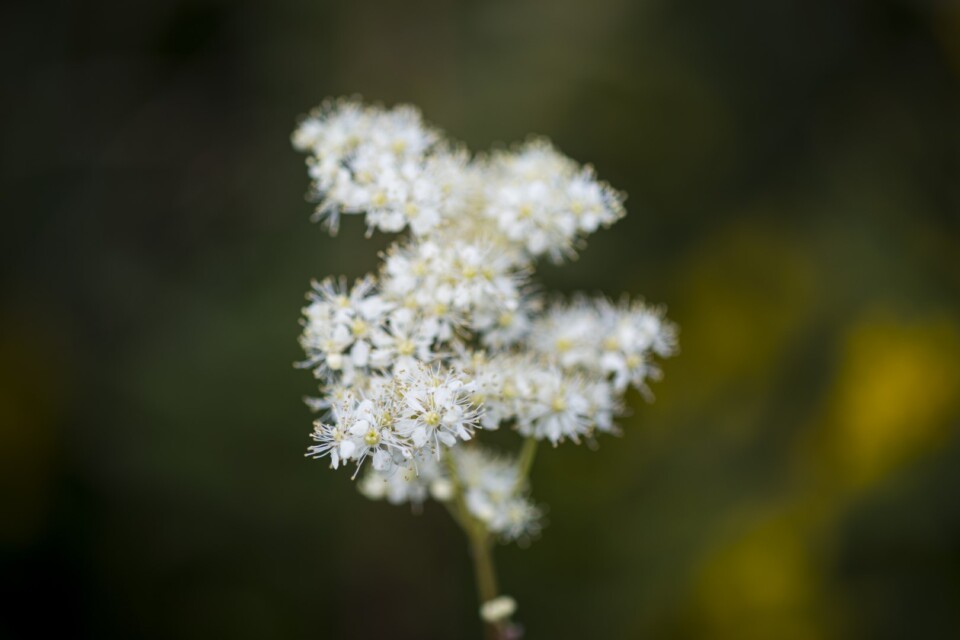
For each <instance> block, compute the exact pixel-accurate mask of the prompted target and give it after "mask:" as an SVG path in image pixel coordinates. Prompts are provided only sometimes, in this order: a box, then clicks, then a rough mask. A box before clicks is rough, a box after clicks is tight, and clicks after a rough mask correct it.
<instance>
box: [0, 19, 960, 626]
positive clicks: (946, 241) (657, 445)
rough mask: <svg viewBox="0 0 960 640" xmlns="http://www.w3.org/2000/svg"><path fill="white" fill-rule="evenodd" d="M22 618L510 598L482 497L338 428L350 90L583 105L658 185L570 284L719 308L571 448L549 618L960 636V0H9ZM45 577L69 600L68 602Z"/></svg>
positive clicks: (522, 569) (547, 573)
mask: <svg viewBox="0 0 960 640" xmlns="http://www.w3.org/2000/svg"><path fill="white" fill-rule="evenodd" d="M0 37H2V39H0V41H2V42H3V48H4V53H5V55H3V56H0V67H2V72H3V77H4V86H5V88H6V90H5V91H4V100H3V101H0V116H2V117H0V128H2V136H0V209H2V211H3V212H4V214H5V215H4V227H3V232H2V233H0V249H2V251H0V265H2V275H0V284H2V291H3V299H2V300H3V305H2V310H0V348H2V358H0V497H2V499H0V508H2V512H0V545H2V571H3V576H4V581H3V582H4V585H3V587H2V594H0V595H2V599H0V601H2V602H3V608H4V615H3V616H0V635H2V636H3V637H12V638H30V637H47V636H49V635H50V634H51V633H52V632H60V631H67V630H69V632H70V634H71V635H72V636H74V637H77V636H79V637H95V638H106V637H125V638H129V637H158V638H161V637H162V638H167V637H182V638H192V637H198V638H199V637H203V638H210V637H230V638H247V637H250V638H263V637H278V638H281V637H282V638H287V637H289V638H299V637H330V638H357V637H361V638H364V637H369V638H379V637H393V638H450V637H464V636H466V637H469V636H470V634H474V635H476V634H478V633H479V628H478V625H477V623H476V622H475V611H474V606H475V605H474V595H473V592H472V586H471V578H470V568H469V564H468V559H467V556H466V550H465V549H464V548H463V546H464V545H463V544H462V541H461V539H460V537H459V535H458V532H457V531H456V529H455V527H454V526H453V525H451V523H449V522H448V521H447V520H446V517H447V516H446V514H444V513H442V512H441V511H440V510H438V509H432V508H428V509H427V510H426V512H425V513H424V514H422V515H421V516H417V517H414V516H411V515H410V514H409V513H407V512H406V511H405V510H403V509H392V508H390V507H388V506H385V505H383V504H376V503H368V502H366V501H364V500H362V499H359V498H358V497H357V496H356V495H355V487H354V486H353V485H352V484H351V483H350V481H349V480H348V479H347V478H346V477H339V476H338V477H333V476H331V475H330V474H328V473H325V472H324V469H323V468H322V464H321V463H317V462H313V461H308V460H304V459H303V458H302V453H303V451H304V450H305V448H306V446H307V445H308V442H309V441H308V437H307V435H308V432H309V428H310V414H309V413H308V411H307V409H306V408H305V407H304V406H303V405H302V404H301V403H300V398H301V397H302V396H303V395H306V394H308V393H310V392H311V385H310V381H309V379H308V377H306V376H303V375H302V373H300V372H297V371H295V370H294V369H293V368H292V366H291V363H292V362H294V361H295V360H296V359H297V358H298V357H300V354H299V353H298V346H297V343H296V336H297V334H298V331H299V327H298V326H297V318H298V316H299V308H300V306H301V305H302V304H303V298H302V296H303V292H304V291H305V290H306V289H307V286H308V282H309V279H310V278H311V277H314V276H323V275H326V274H330V273H343V274H346V275H348V276H351V277H353V276H357V275H360V274H362V273H365V272H367V271H369V270H371V269H372V268H373V266H374V264H375V261H376V258H375V250H376V249H377V248H381V247H383V246H384V245H385V241H384V239H383V238H376V237H375V238H374V239H371V240H364V239H363V237H362V236H363V229H362V228H361V226H360V225H359V224H346V225H345V227H344V228H343V229H342V230H341V233H340V236H339V237H338V238H337V239H336V240H332V239H330V238H329V237H327V236H326V235H325V234H324V233H323V232H322V231H321V229H319V228H318V227H317V226H315V225H311V224H310V223H309V222H308V217H309V213H310V211H311V205H309V204H308V203H306V202H304V201H303V198H302V195H303V194H304V192H305V191H306V188H307V178H306V174H305V171H304V168H303V166H302V160H301V158H300V157H299V156H298V154H296V153H294V152H293V151H292V150H291V149H290V146H289V141H288V136H289V133H290V131H291V130H292V128H293V125H294V121H295V118H296V116H297V115H298V114H299V113H301V112H302V111H304V110H306V109H307V108H309V107H310V106H311V105H313V104H315V103H317V102H318V101H319V100H320V99H322V98H323V97H325V96H328V95H343V94H347V95H349V94H352V93H360V94H362V95H363V96H364V97H365V98H367V99H370V100H383V101H385V102H387V103H395V102H410V103H414V104H416V105H418V106H420V107H421V108H422V109H423V111H424V112H425V114H426V116H427V118H428V119H430V120H431V121H433V122H435V123H437V124H438V125H440V126H442V127H443V128H444V129H445V130H446V131H447V132H448V133H449V134H450V135H451V136H453V137H454V138H459V139H462V140H463V141H465V142H466V143H468V144H469V145H470V146H471V147H472V148H485V147H489V146H491V145H494V144H496V143H497V142H498V141H499V142H509V141H512V140H515V139H518V138H522V137H523V136H525V135H526V134H527V133H528V132H530V131H535V132H537V133H541V134H544V135H547V136H549V137H551V138H552V139H553V140H554V142H555V143H556V144H557V145H558V146H559V148H560V149H562V150H563V151H564V152H565V153H567V154H568V155H570V156H572V157H574V158H576V159H577V160H581V161H587V162H592V163H593V164H595V165H596V167H597V170H598V173H599V174H600V175H602V176H603V177H604V178H605V179H608V180H609V181H610V182H611V183H612V184H613V185H614V186H616V187H617V188H620V189H623V190H625V191H627V192H628V193H629V194H630V198H629V200H628V202H627V207H628V210H629V212H630V215H628V216H627V217H626V218H625V219H624V220H623V221H622V222H620V223H618V224H617V225H616V226H615V227H613V229H612V230H610V231H607V232H602V233H599V234H597V235H596V236H595V237H593V238H592V241H591V243H590V244H589V246H588V248H587V249H586V250H585V251H584V252H583V253H582V255H581V257H580V259H579V261H578V263H577V264H575V265H566V266H561V267H552V266H551V267H545V268H544V269H543V278H544V280H545V282H546V285H547V287H548V288H550V289H554V288H559V289H563V290H575V289H587V290H601V291H605V292H611V293H612V292H616V291H621V290H627V291H631V292H633V293H641V292H642V293H644V294H645V295H647V296H648V297H649V299H650V300H651V301H652V302H658V303H660V302H662V303H666V304H667V305H668V307H669V313H670V316H671V318H673V319H675V320H676V321H677V322H678V324H679V325H680V327H681V335H680V344H681V349H682V352H681V354H680V355H679V357H677V358H675V359H672V360H671V361H669V362H667V363H666V365H665V372H666V378H665V380H664V381H663V382H662V383H660V384H658V385H656V387H655V389H654V391H655V393H656V396H657V401H656V403H654V404H652V405H647V404H646V403H644V402H643V401H642V399H641V398H640V397H639V396H638V395H637V396H632V397H631V404H632V408H633V413H632V416H631V417H630V418H628V419H627V420H626V421H625V431H626V434H625V436H624V437H623V438H622V439H621V440H611V439H606V440H602V441H601V443H600V448H599V451H596V452H592V451H589V450H587V449H586V448H584V447H579V448H578V447H567V446H561V447H558V448H557V449H556V450H552V451H544V452H543V454H542V455H540V456H538V460H537V466H536V468H535V470H534V475H533V482H534V484H535V486H536V493H537V495H538V496H539V497H540V498H541V499H543V500H544V501H545V502H547V503H548V504H550V505H551V509H552V510H551V512H550V514H549V521H550V525H549V526H548V528H547V529H546V531H545V532H544V535H543V538H542V539H541V540H539V541H537V542H535V543H534V544H533V545H532V546H531V547H530V548H529V549H517V548H504V549H502V550H499V555H498V561H499V564H500V567H501V574H502V575H501V581H502V583H503V585H504V587H505V590H506V591H507V592H508V593H510V594H511V595H513V596H514V597H516V599H517V600H518V602H519V603H520V610H519V612H518V618H519V619H521V620H522V621H524V622H525V624H526V626H527V629H528V635H529V637H531V638H566V637H570V638H581V637H598V638H628V637H656V638H738V639H741V638H747V639H749V638H758V639H759V638H786V639H791V638H798V639H799V638H804V639H807V638H827V639H829V638H845V639H846V638H871V639H873V638H885V637H890V638H904V637H911V638H919V637H930V638H943V637H952V636H956V635H957V634H960V615H958V612H957V611H958V609H957V603H958V602H960V501H958V500H957V496H958V490H960V438H958V430H960V259H958V257H957V256H958V255H960V116H958V114H960V10H957V8H956V5H955V3H950V2H938V1H935V0H927V1H919V2H907V1H905V0H882V1H876V2H866V1H862V2H856V1H851V2H833V1H827V0H823V1H817V2H770V1H769V0H767V1H763V0H734V1H733V2H722V3H717V2H709V1H707V0H691V1H689V2H679V3H678V2H667V1H666V0H643V1H641V2H627V1H626V0H601V1H595V2H573V1H572V0H562V1H559V2H549V3H548V2H534V1H532V0H519V1H512V2H506V1H496V2H484V3H453V2H431V1H423V2H396V3H394V2H342V3H324V2H306V1H296V0H278V1H276V2H230V3H228V2H215V1H205V2H196V1H180V2H159V1H152V0H147V1H143V2H133V3H121V2H116V3H107V2H89V3H80V2H74V3H70V2H59V3H58V2H40V3H37V2H26V1H22V0H14V2H11V3H6V4H4V6H3V8H2V9H0ZM37 603H43V604H44V605H46V606H47V607H48V608H51V607H52V609H53V610H54V611H55V615H54V614H51V615H48V616H43V617H40V618H38V617H36V616H35V615H32V614H31V613H30V610H31V609H32V608H33V607H32V606H31V605H35V604H37Z"/></svg>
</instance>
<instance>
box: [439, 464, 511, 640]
mask: <svg viewBox="0 0 960 640" xmlns="http://www.w3.org/2000/svg"><path fill="white" fill-rule="evenodd" d="M444 461H445V462H446V465H447V470H448V472H449V474H450V482H451V483H452V484H453V506H452V507H449V510H450V515H452V516H453V519H454V520H455V521H456V522H457V524H459V525H460V528H461V529H463V532H464V533H465V534H466V535H467V540H468V541H469V543H470V557H471V558H472V559H473V572H474V577H475V578H476V581H477V599H478V600H479V603H480V606H481V607H482V606H483V605H484V603H486V602H489V601H490V600H493V599H494V598H496V597H497V595H498V593H499V590H498V588H497V572H496V569H495V568H494V565H493V539H492V538H491V537H490V534H489V533H488V532H487V529H486V526H485V525H484V524H483V523H482V522H481V521H479V520H477V519H476V518H474V517H473V516H472V515H471V514H470V510H469V509H468V508H467V501H466V496H465V495H464V492H463V483H462V482H461V481H460V475H459V473H458V471H457V465H456V463H455V462H454V460H453V456H452V455H450V453H449V452H444ZM505 624H506V621H503V622H499V623H496V624H491V623H487V622H484V636H485V637H486V638H487V640H500V638H501V637H502V633H501V632H502V630H503V629H504V627H505Z"/></svg>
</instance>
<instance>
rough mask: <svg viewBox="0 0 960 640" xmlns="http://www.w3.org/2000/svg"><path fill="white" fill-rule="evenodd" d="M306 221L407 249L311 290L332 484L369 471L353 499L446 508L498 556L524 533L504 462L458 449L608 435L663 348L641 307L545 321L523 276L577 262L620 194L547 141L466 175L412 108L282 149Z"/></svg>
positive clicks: (583, 307) (522, 503) (526, 519)
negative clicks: (299, 179)
mask: <svg viewBox="0 0 960 640" xmlns="http://www.w3.org/2000/svg"><path fill="white" fill-rule="evenodd" d="M293 142H294V145H295V146H296V147H297V148H298V149H300V150H301V151H304V152H306V153H307V154H308V161H307V162H308V166H309V173H310V176H311V178H312V179H313V187H312V189H313V191H312V193H313V196H314V197H315V198H316V199H317V201H318V202H319V205H318V207H317V215H318V217H320V218H322V219H324V220H325V222H326V224H327V225H328V226H329V228H330V229H331V231H332V232H336V230H337V228H338V227H339V224H340V219H341V216H342V215H352V214H357V215H363V216H365V221H366V226H367V228H368V231H370V232H372V231H373V230H381V231H385V232H401V231H406V234H405V236H404V237H403V238H402V239H401V240H399V241H398V242H396V243H395V244H394V245H393V246H392V247H390V248H389V249H388V250H387V251H386V253H385V254H384V256H383V262H382V264H381V267H380V270H379V273H377V274H376V275H369V276H367V277H365V278H363V279H360V280H358V281H357V282H356V283H355V284H354V285H353V286H352V287H348V286H347V283H346V281H345V280H342V279H341V280H333V279H327V280H324V281H323V282H321V283H315V284H314V286H313V291H312V292H311V293H310V295H309V304H308V306H307V307H306V308H305V309H304V318H303V333H302V335H301V338H300V342H301V345H302V346H303V349H304V351H305V352H306V359H305V360H304V362H303V363H302V366H303V367H305V368H309V369H311V370H312V371H313V372H314V375H315V376H316V377H317V378H318V379H319V380H320V387H321V397H319V398H315V399H311V400H310V401H309V403H310V404H311V406H312V407H314V408H315V409H317V410H318V411H320V412H321V417H320V419H319V420H318V421H316V423H315V428H314V432H313V438H314V440H315V441H316V444H314V445H313V446H311V447H310V449H309V451H308V455H310V456H313V457H328V458H329V460H330V464H331V466H332V467H334V468H337V467H339V466H341V465H342V464H346V463H352V464H354V465H355V466H356V468H357V470H359V469H360V467H361V465H363V463H364V462H365V461H367V460H368V459H369V460H370V461H371V464H370V465H369V467H371V468H369V469H368V472H367V474H366V475H365V477H364V479H363V480H362V482H361V484H360V487H361V491H362V492H363V493H364V494H365V495H367V496H369V497H371V498H385V499H387V500H389V501H390V502H394V503H401V502H409V503H411V504H414V505H419V504H421V503H422V502H423V501H425V500H426V499H427V498H428V497H432V498H434V499H437V500H439V501H442V502H447V501H450V500H460V501H461V502H462V504H463V505H464V508H465V509H466V510H467V511H468V512H469V514H470V517H471V518H473V519H475V520H476V521H478V522H481V523H482V524H483V526H484V527H485V528H486V529H487V530H488V531H490V532H492V533H495V534H497V535H499V536H500V537H502V538H504V539H518V538H523V537H528V536H530V535H535V534H536V533H537V532H538V531H539V527H540V525H539V520H540V515H541V512H540V509H538V508H537V507H536V506H535V505H534V504H533V503H532V502H531V501H530V499H529V497H528V495H527V485H526V479H525V478H524V477H520V476H521V474H525V473H526V470H524V471H522V472H521V471H520V469H519V466H518V463H517V462H516V461H513V460H510V459H507V458H503V457H498V456H496V455H494V454H492V453H491V452H490V451H488V450H485V449H482V448H480V447H479V445H476V444H474V443H473V442H470V444H467V445H465V444H463V443H464V442H467V441H470V440H472V439H473V436H474V435H475V432H476V431H477V430H478V429H483V430H492V429H497V428H500V427H502V426H504V427H509V428H511V429H513V430H515V431H516V432H517V433H519V434H520V435H521V436H523V437H525V438H528V439H535V440H546V441H549V442H550V443H552V444H554V445H556V444H558V443H560V442H563V441H567V440H569V441H573V442H581V441H582V440H584V439H592V438H594V437H595V435H596V434H598V433H609V432H616V431H617V427H616V425H615V422H614V420H615V418H616V416H617V415H619V414H621V413H622V408H623V394H624V393H625V392H626V390H627V389H628V387H631V386H632V387H634V388H637V389H640V390H641V391H646V390H647V381H648V380H650V379H655V378H656V377H657V376H658V375H659V370H658V369H657V366H656V363H655V362H654V357H657V356H659V357H665V356H669V355H671V353H672V352H673V351H674V349H675V343H676V340H675V330H674V329H673V326H672V325H671V324H670V323H669V322H667V321H666V320H665V319H664V317H663V314H662V312H661V310H659V309H654V308H650V307H647V306H644V305H643V304H642V303H638V302H630V301H626V300H625V301H623V302H621V303H619V304H614V303H612V302H610V301H608V300H606V299H598V300H590V299H587V298H582V297H581V298H576V299H574V300H573V301H572V302H569V303H562V302H557V303H552V304H548V305H544V304H543V301H542V300H541V299H540V297H539V296H537V295H535V293H534V290H533V288H532V285H531V275H532V273H533V268H534V266H535V262H536V260H537V259H538V258H541V257H549V258H551V259H553V260H555V261H559V260H562V259H563V258H565V257H569V256H572V255H574V254H575V250H576V249H577V248H579V246H580V245H581V244H582V242H583V239H584V238H585V237H586V235H588V234H590V233H592V232H594V231H596V230H597V229H599V228H601V227H606V226H609V225H610V224H612V223H613V222H615V221H617V220H618V219H619V218H620V217H622V216H623V214H624V210H623V195H622V194H621V193H619V192H617V191H614V190H613V189H611V188H610V187H609V186H608V185H607V184H605V183H603V182H600V181H598V180H597V179H596V177H595V175H594V172H593V169H592V168H590V167H589V166H580V165H578V164H577V163H575V162H574V161H572V160H570V159H569V158H567V157H565V156H563V155H562V154H560V153H559V152H558V151H557V150H556V149H555V148H554V147H552V146H551V145H550V144H549V143H548V142H546V141H544V140H534V141H531V142H528V143H526V144H524V145H522V146H520V147H518V148H517V149H515V150H513V151H500V152H496V153H493V154H490V155H487V156H480V157H475V158H471V157H470V156H469V154H468V153H467V152H465V151H464V150H462V149H461V148H459V147H457V146H456V145H454V144H452V143H450V142H448V141H447V140H445V139H444V138H443V136H442V135H441V134H440V132H439V131H437V130H436V129H434V128H432V127H430V126H428V125H426V124H424V122H423V120H422V119H421V117H420V114H419V112H418V111H417V110H416V109H414V108H412V107H397V108H394V109H384V108H381V107H376V106H366V105H363V104H361V103H359V102H356V101H351V100H339V101H333V102H328V103H326V104H324V105H323V106H322V107H320V108H319V109H317V110H316V111H315V112H314V113H312V114H311V115H310V116H308V117H307V118H305V119H304V120H303V121H302V122H301V123H300V126H299V127H298V129H297V130H296V131H295V132H294V135H293Z"/></svg>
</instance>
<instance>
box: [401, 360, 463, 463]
mask: <svg viewBox="0 0 960 640" xmlns="http://www.w3.org/2000/svg"><path fill="white" fill-rule="evenodd" d="M396 384H397V386H398V387H399V388H400V389H401V390H402V398H401V400H400V402H401V408H400V417H399V419H398V421H397V429H398V431H400V433H402V434H404V435H405V436H406V437H408V438H409V439H410V441H411V442H412V443H413V446H414V447H416V448H418V449H422V448H424V447H430V448H432V450H433V451H435V452H436V455H437V457H438V458H439V456H440V449H441V445H444V446H447V447H452V446H454V445H455V444H456V443H457V441H458V440H469V439H470V438H472V437H473V431H474V429H475V428H476V427H477V425H478V424H479V411H478V410H477V409H475V408H474V407H473V406H471V403H470V397H471V395H472V392H473V384H472V383H468V382H464V381H463V379H462V378H461V377H460V376H459V375H457V374H456V373H453V372H444V371H442V370H441V369H440V368H439V367H437V368H434V367H429V366H426V365H420V366H417V367H414V368H411V369H405V370H402V371H400V372H399V373H398V374H397V376H396Z"/></svg>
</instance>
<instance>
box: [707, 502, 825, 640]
mask: <svg viewBox="0 0 960 640" xmlns="http://www.w3.org/2000/svg"><path fill="white" fill-rule="evenodd" d="M810 528H811V527H810V526H809V523H808V522H806V520H805V519H804V517H803V516H802V514H799V512H795V513H789V514H777V515H774V516H769V517H767V518H765V519H763V520H761V521H760V522H759V523H757V524H756V526H754V527H753V528H752V529H751V530H749V531H747V532H746V533H745V534H744V535H743V536H741V537H739V538H737V539H736V540H734V541H732V542H731V543H729V544H727V545H725V546H723V547H721V548H720V549H718V550H717V551H716V552H715V553H714V554H713V555H712V556H711V557H709V558H707V560H706V561H705V562H704V565H703V568H702V572H701V574H700V576H699V581H698V584H697V592H696V593H697V596H696V602H697V603H698V604H697V612H696V614H695V618H696V619H697V625H698V626H700V627H701V630H702V631H703V634H702V637H710V638H739V639H745V640H749V639H751V638H757V639H760V638H764V639H766V638H778V639H784V640H790V639H793V638H796V639H798V640H799V639H801V638H802V639H805V640H806V639H813V638H829V637H833V634H834V631H835V626H834V625H832V624H831V623H830V619H831V618H830V616H831V608H830V606H829V599H828V598H826V595H825V593H824V591H823V585H822V581H821V579H820V576H819V568H818V563H817V562H816V558H815V557H814V556H813V554H812V553H811V551H810V549H809V542H808V540H807V539H806V538H805V537H804V532H806V531H809V530H810Z"/></svg>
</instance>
